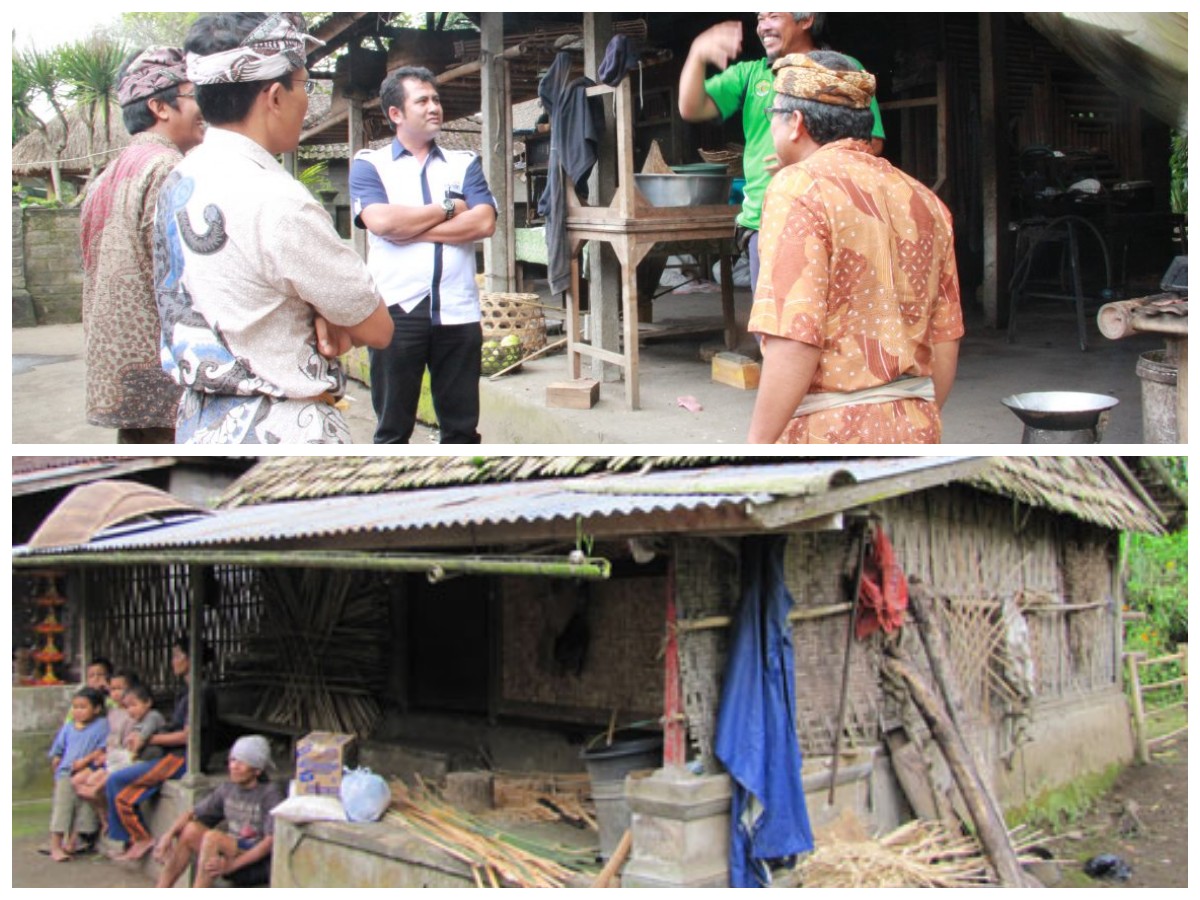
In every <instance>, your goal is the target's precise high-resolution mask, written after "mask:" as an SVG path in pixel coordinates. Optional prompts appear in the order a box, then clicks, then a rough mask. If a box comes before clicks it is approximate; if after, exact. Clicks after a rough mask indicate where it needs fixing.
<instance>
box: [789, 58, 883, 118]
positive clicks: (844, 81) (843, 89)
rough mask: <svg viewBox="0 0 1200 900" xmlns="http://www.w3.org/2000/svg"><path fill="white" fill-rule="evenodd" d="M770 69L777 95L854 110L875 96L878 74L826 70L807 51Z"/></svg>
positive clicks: (867, 105) (861, 107)
mask: <svg viewBox="0 0 1200 900" xmlns="http://www.w3.org/2000/svg"><path fill="white" fill-rule="evenodd" d="M771 69H772V71H773V72H774V73H775V93H777V94H786V95H787V96H789V97H799V98H800V99H801V100H815V101H816V102H817V103H829V104H832V105H833V106H848V107H850V108H851V109H866V108H867V107H869V106H870V105H871V98H872V97H874V96H875V76H874V75H872V74H871V73H870V72H859V71H854V70H850V71H839V70H837V69H827V68H825V66H823V65H821V64H820V63H819V62H813V61H812V60H811V59H809V58H808V56H807V55H806V54H804V53H789V54H788V55H787V56H782V57H780V58H779V59H777V60H775V64H774V65H773V66H772V67H771Z"/></svg>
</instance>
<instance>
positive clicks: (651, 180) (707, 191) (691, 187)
mask: <svg viewBox="0 0 1200 900" xmlns="http://www.w3.org/2000/svg"><path fill="white" fill-rule="evenodd" d="M633 178H634V182H635V183H636V184H637V188H638V190H639V191H641V192H642V196H644V197H645V198H646V199H647V200H649V201H650V205H651V206H711V205H713V204H727V203H728V202H729V188H730V187H731V186H732V185H733V176H732V175H694V174H688V175H656V174H649V173H645V174H637V175H634V176H633Z"/></svg>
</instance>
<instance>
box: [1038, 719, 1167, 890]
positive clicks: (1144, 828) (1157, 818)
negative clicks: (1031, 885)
mask: <svg viewBox="0 0 1200 900" xmlns="http://www.w3.org/2000/svg"><path fill="white" fill-rule="evenodd" d="M1187 764H1188V742H1187V734H1186V733H1185V734H1184V735H1182V736H1181V737H1180V738H1178V739H1176V740H1173V741H1171V742H1170V743H1167V744H1163V745H1160V746H1159V747H1157V748H1155V750H1154V752H1153V754H1152V761H1151V763H1150V764H1149V765H1145V766H1137V765H1132V766H1128V767H1127V768H1126V769H1124V770H1123V771H1122V772H1121V774H1120V775H1119V776H1118V777H1117V780H1116V783H1115V784H1114V785H1113V788H1112V790H1111V791H1109V792H1108V793H1107V794H1106V795H1105V797H1104V799H1103V800H1102V801H1101V802H1100V803H1098V804H1097V805H1096V807H1095V808H1094V809H1093V810H1092V811H1091V812H1090V813H1088V814H1087V815H1086V816H1084V818H1083V819H1082V821H1080V822H1078V823H1076V824H1074V825H1072V826H1071V827H1070V828H1068V829H1067V831H1066V832H1064V835H1063V837H1062V839H1060V840H1057V841H1055V842H1054V843H1053V845H1052V846H1053V847H1054V849H1055V853H1056V855H1057V856H1058V857H1059V859H1060V860H1062V861H1063V865H1062V869H1063V874H1064V878H1063V881H1062V883H1061V884H1060V885H1059V887H1126V888H1185V887H1187V884H1188V852H1187V851H1188V834H1187V818H1188V803H1187V785H1188V771H1187ZM1101 853H1114V854H1116V855H1117V856H1119V857H1120V858H1121V859H1122V860H1124V861H1125V862H1126V863H1128V864H1129V866H1130V867H1131V868H1132V869H1133V875H1132V877H1131V878H1130V879H1129V880H1128V881H1103V880H1097V879H1093V878H1089V877H1088V876H1087V875H1085V874H1084V873H1083V871H1082V867H1083V863H1084V862H1085V861H1086V860H1088V859H1090V858H1091V857H1093V856H1096V855H1097V854H1101Z"/></svg>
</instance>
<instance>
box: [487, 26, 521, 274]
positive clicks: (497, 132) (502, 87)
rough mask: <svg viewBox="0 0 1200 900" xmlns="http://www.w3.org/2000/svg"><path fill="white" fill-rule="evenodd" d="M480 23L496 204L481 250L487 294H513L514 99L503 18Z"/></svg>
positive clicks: (491, 183) (490, 180) (491, 184)
mask: <svg viewBox="0 0 1200 900" xmlns="http://www.w3.org/2000/svg"><path fill="white" fill-rule="evenodd" d="M481 15H482V18H481V19H480V28H479V32H480V49H479V52H480V56H481V58H482V60H483V68H482V69H481V70H480V92H481V95H482V98H483V133H482V135H481V136H480V138H481V143H482V151H483V174H484V177H485V178H486V179H487V183H488V187H490V188H491V189H492V196H494V197H495V198H496V232H495V234H493V235H492V236H491V237H490V238H489V239H488V240H486V241H484V245H483V263H484V265H483V268H484V272H485V274H486V277H487V282H486V283H487V289H488V290H489V291H498V292H505V291H511V290H512V279H511V278H510V274H509V273H510V272H512V271H513V270H514V262H513V253H512V247H513V241H514V236H513V234H512V227H513V220H512V219H513V216H512V213H513V205H512V195H511V193H510V192H509V182H510V179H511V177H512V153H511V152H509V151H508V147H509V145H510V143H511V141H512V99H511V97H510V96H509V92H508V79H507V77H506V76H507V66H506V63H505V61H504V59H503V57H502V56H501V54H502V53H503V52H504V13H502V12H485V13H482V14H481Z"/></svg>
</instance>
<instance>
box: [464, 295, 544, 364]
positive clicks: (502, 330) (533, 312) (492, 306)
mask: <svg viewBox="0 0 1200 900" xmlns="http://www.w3.org/2000/svg"><path fill="white" fill-rule="evenodd" d="M479 309H480V312H481V313H482V318H481V321H480V324H481V325H482V327H483V339H484V340H485V341H490V340H501V339H503V338H506V337H508V336H509V335H510V334H515V335H517V336H518V337H520V338H521V355H522V356H527V355H528V354H530V353H533V352H534V351H535V350H541V349H542V348H543V347H545V346H546V316H545V313H543V312H542V307H541V298H540V297H538V295H537V294H498V293H490V292H487V291H484V292H483V293H481V294H480V295H479Z"/></svg>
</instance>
